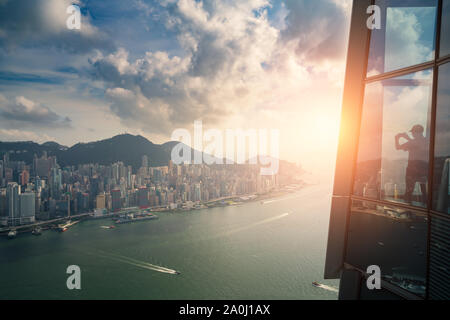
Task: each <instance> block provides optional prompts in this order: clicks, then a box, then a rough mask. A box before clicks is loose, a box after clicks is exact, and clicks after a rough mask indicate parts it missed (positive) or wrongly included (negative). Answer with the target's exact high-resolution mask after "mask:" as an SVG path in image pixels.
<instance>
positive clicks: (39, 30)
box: [0, 0, 113, 53]
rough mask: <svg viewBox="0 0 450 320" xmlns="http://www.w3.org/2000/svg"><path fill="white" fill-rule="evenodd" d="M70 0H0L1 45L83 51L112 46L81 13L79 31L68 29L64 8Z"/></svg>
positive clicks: (6, 47) (76, 2)
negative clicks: (0, 0)
mask: <svg viewBox="0 0 450 320" xmlns="http://www.w3.org/2000/svg"><path fill="white" fill-rule="evenodd" d="M71 4H78V5H80V6H81V5H82V2H81V1H71V0H34V1H28V0H14V1H2V2H0V47H4V48H5V49H8V50H12V49H14V48H18V47H21V46H25V47H43V48H56V49H59V50H63V51H66V52H70V53H83V52H88V51H90V50H92V49H93V48H112V47H113V45H112V42H111V41H110V40H109V39H108V37H107V36H106V35H105V34H104V33H102V32H100V31H99V30H98V29H97V28H96V27H94V26H93V25H92V24H91V23H90V21H89V17H87V16H84V15H82V16H81V30H69V29H67V26H66V20H67V18H68V17H69V14H67V13H66V9H67V7H68V6H69V5H71Z"/></svg>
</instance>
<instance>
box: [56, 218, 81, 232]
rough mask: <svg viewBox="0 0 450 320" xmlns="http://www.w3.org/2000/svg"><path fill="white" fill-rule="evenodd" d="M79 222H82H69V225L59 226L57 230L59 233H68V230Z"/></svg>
mask: <svg viewBox="0 0 450 320" xmlns="http://www.w3.org/2000/svg"><path fill="white" fill-rule="evenodd" d="M78 222H80V221H70V220H69V221H67V223H66V224H60V225H59V226H58V228H57V230H58V231H59V232H66V231H67V230H69V228H70V227H71V226H73V225H76V224H77V223H78Z"/></svg>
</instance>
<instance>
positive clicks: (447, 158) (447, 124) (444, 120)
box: [433, 63, 450, 213]
mask: <svg viewBox="0 0 450 320" xmlns="http://www.w3.org/2000/svg"><path fill="white" fill-rule="evenodd" d="M449 105H450V63H447V64H444V65H442V66H441V67H439V80H438V94H437V105H436V138H435V147H434V179H433V181H434V186H433V191H434V192H433V209H434V210H436V211H440V212H447V213H450V199H449V198H450V175H449V170H450V106H449Z"/></svg>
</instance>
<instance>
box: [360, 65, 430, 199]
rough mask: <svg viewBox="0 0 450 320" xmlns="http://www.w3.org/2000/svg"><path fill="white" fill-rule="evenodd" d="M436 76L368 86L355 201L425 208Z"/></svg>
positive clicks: (415, 76)
mask: <svg viewBox="0 0 450 320" xmlns="http://www.w3.org/2000/svg"><path fill="white" fill-rule="evenodd" d="M432 74H433V73H432V70H424V71H420V72H416V73H412V74H409V75H407V76H401V77H396V78H392V79H388V80H382V81H377V82H373V83H369V84H368V85H367V86H366V90H365V97H364V104H363V113H362V119H361V130H360V140H359V150H358V159H357V166H356V176H355V181H354V194H355V195H357V196H363V197H367V198H372V199H378V200H387V201H394V202H402V203H407V204H411V205H415V206H421V207H425V206H426V203H427V183H428V162H429V161H428V160H429V159H428V158H429V137H430V132H429V130H430V116H431V114H430V110H431V96H432V78H433V77H432Z"/></svg>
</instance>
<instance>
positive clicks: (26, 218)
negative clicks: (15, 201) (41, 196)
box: [19, 192, 36, 224]
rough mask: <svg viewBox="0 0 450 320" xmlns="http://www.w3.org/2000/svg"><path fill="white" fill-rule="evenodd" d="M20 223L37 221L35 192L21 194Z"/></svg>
mask: <svg viewBox="0 0 450 320" xmlns="http://www.w3.org/2000/svg"><path fill="white" fill-rule="evenodd" d="M19 198H20V224H27V223H34V221H35V213H36V209H35V204H36V202H35V201H36V200H35V195H34V193H33V192H27V193H22V194H20V197H19Z"/></svg>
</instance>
